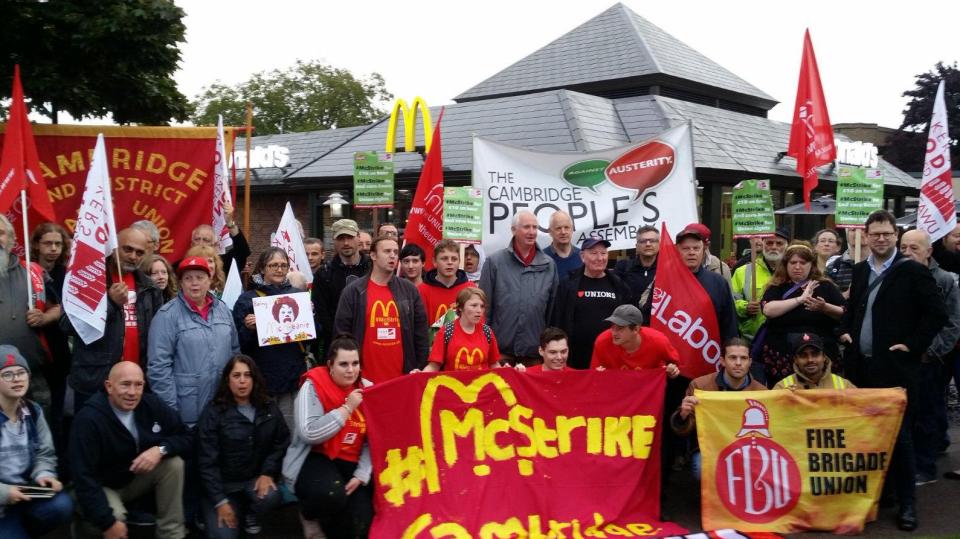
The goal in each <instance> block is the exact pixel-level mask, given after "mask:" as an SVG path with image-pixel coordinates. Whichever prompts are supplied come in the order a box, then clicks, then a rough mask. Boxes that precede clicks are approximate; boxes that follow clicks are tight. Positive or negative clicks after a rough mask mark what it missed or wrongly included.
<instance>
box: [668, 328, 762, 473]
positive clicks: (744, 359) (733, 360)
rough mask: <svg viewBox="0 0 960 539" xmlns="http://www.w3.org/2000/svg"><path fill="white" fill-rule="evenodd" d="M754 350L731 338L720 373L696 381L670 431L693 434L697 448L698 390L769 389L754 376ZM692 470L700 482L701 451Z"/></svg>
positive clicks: (691, 383) (722, 360)
mask: <svg viewBox="0 0 960 539" xmlns="http://www.w3.org/2000/svg"><path fill="white" fill-rule="evenodd" d="M750 363H751V360H750V347H749V346H748V345H747V341H745V340H743V339H741V338H740V337H733V338H731V339H727V341H726V342H725V343H723V357H722V358H720V370H718V371H717V372H716V373H715V374H713V373H711V374H705V375H703V376H700V377H699V378H694V379H693V380H691V381H690V385H689V386H687V395H686V396H685V397H684V398H683V401H682V402H681V403H680V408H678V409H677V411H676V412H674V413H673V415H671V416H670V428H672V429H673V432H675V433H677V434H678V435H679V436H689V435H691V434H693V442H692V443H693V445H696V443H697V435H696V429H697V424H696V418H695V417H694V414H693V409H694V407H696V405H698V404H700V399H698V398H697V397H695V396H694V395H693V392H694V390H696V389H699V390H701V391H762V390H766V389H767V386H765V385H763V384H761V383H760V382H757V381H756V380H754V379H753V378H752V377H751V376H750ZM691 468H692V471H693V475H694V476H695V477H696V478H697V479H700V470H701V467H700V449H699V448H696V449H695V450H694V452H693V458H692V464H691Z"/></svg>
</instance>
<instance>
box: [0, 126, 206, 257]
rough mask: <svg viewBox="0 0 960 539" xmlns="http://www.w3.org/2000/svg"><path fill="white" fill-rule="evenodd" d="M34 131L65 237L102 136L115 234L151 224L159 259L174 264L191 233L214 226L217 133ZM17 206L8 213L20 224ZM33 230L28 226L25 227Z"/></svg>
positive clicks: (73, 128)
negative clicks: (156, 236)
mask: <svg viewBox="0 0 960 539" xmlns="http://www.w3.org/2000/svg"><path fill="white" fill-rule="evenodd" d="M5 127H6V126H2V127H0V131H2V130H4V129H5ZM32 127H33V134H34V137H35V139H36V144H37V153H38V155H39V158H40V171H41V173H42V174H43V177H44V179H45V180H46V183H47V191H48V193H49V195H50V201H51V202H53V207H54V211H55V212H56V216H57V221H58V222H59V223H60V224H62V225H64V226H65V227H66V228H67V230H69V231H70V232H73V228H74V225H75V224H76V219H77V211H78V210H79V208H80V200H81V196H82V194H83V186H84V182H85V180H86V177H87V173H88V171H89V168H90V164H91V160H92V155H93V148H94V146H95V145H96V142H97V134H99V133H103V135H104V138H105V140H106V146H107V160H108V167H109V176H110V187H111V192H112V194H113V206H114V210H115V211H116V222H117V226H118V227H120V228H125V227H127V226H129V225H130V224H131V223H133V222H134V221H139V220H141V219H148V220H150V221H153V223H154V224H156V225H157V228H158V229H159V230H160V246H159V248H158V253H159V254H161V255H163V256H165V257H166V258H168V259H169V260H170V261H171V262H172V261H174V260H178V259H180V258H182V256H183V254H184V253H185V252H186V250H187V248H189V246H190V233H191V232H192V231H193V228H194V227H196V226H197V225H199V224H204V223H205V224H211V223H212V215H213V214H212V212H213V166H214V159H215V155H216V147H215V145H216V139H217V129H216V128H215V127H117V126H86V125H33V126H32ZM0 144H3V142H2V137H0ZM18 206H19V205H17V204H15V205H14V207H13V208H12V210H11V212H10V213H11V214H12V215H10V216H11V217H12V218H13V220H15V221H16V222H17V223H19V220H20V213H21V210H20V208H19V207H18ZM38 224H40V223H32V222H31V223H30V228H31V229H32V228H34V227H36V225H38ZM18 226H19V225H18ZM17 230H18V232H19V230H20V229H19V228H17ZM18 235H19V234H18Z"/></svg>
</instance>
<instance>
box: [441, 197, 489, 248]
mask: <svg viewBox="0 0 960 539" xmlns="http://www.w3.org/2000/svg"><path fill="white" fill-rule="evenodd" d="M443 237H444V238H447V239H451V240H456V241H459V242H463V243H480V242H481V241H482V240H483V192H482V191H480V189H477V188H476V187H447V188H446V189H444V190H443Z"/></svg>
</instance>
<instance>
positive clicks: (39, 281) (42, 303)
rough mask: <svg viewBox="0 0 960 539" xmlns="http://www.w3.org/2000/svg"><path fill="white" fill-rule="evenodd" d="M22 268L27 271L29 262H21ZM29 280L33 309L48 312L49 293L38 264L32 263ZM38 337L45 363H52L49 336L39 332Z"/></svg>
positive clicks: (41, 269)
mask: <svg viewBox="0 0 960 539" xmlns="http://www.w3.org/2000/svg"><path fill="white" fill-rule="evenodd" d="M20 266H22V267H23V268H24V269H27V262H26V261H25V260H20ZM27 274H28V275H27V278H28V279H30V283H31V286H30V288H31V292H33V308H34V309H37V310H38V311H40V312H47V292H46V288H45V285H44V282H43V268H42V267H41V266H40V264H37V263H36V262H31V263H30V270H29V271H28V272H27ZM37 337H39V338H40V346H42V347H43V351H44V353H45V354H46V356H47V357H45V358H44V359H43V362H44V363H47V362H49V361H50V358H51V354H50V344H49V343H47V336H46V334H44V332H43V331H37Z"/></svg>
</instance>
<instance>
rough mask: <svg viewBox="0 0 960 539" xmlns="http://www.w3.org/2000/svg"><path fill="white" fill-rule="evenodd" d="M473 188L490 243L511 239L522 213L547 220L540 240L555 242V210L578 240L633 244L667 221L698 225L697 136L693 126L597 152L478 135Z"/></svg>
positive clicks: (491, 247) (493, 246)
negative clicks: (646, 229) (551, 232)
mask: <svg viewBox="0 0 960 539" xmlns="http://www.w3.org/2000/svg"><path fill="white" fill-rule="evenodd" d="M473 186H474V187H478V188H480V189H481V190H482V191H483V196H484V216H483V226H484V230H483V247H484V249H486V251H487V252H488V253H493V252H495V251H496V250H498V249H502V248H504V247H506V246H507V245H508V244H509V243H510V239H511V237H512V236H511V234H510V223H511V221H512V220H513V215H514V214H515V213H516V212H517V211H519V210H529V211H532V212H533V213H534V214H535V215H536V216H537V220H538V221H539V222H540V242H539V243H540V245H541V246H546V245H547V244H549V243H550V236H548V235H547V226H548V224H549V221H550V215H552V214H553V212H555V211H557V210H563V211H566V212H567V213H569V214H570V217H571V218H572V219H573V228H574V230H575V233H574V238H573V243H574V245H578V244H580V242H581V241H583V239H584V238H586V237H595V238H600V239H604V240H607V241H609V242H610V243H611V249H632V248H633V247H635V244H636V235H637V229H639V228H640V227H642V226H643V225H658V224H659V223H661V222H663V221H666V222H667V223H669V224H670V226H671V227H673V228H674V230H681V229H682V228H683V227H684V226H686V224H687V223H693V222H697V221H698V220H699V218H698V217H697V207H696V185H695V178H694V168H693V139H692V138H691V133H690V125H689V124H684V125H680V126H678V127H674V128H673V129H669V130H667V131H665V132H663V133H661V134H660V135H658V136H657V137H655V138H652V139H650V140H647V141H644V142H641V143H638V144H632V145H630V146H621V147H619V148H610V149H607V150H600V151H595V152H584V153H571V152H543V151H536V150H528V149H526V148H521V147H518V146H510V145H508V144H502V143H499V142H494V141H492V140H489V139H485V138H482V137H474V139H473Z"/></svg>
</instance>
